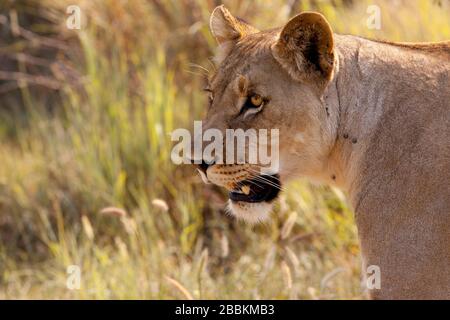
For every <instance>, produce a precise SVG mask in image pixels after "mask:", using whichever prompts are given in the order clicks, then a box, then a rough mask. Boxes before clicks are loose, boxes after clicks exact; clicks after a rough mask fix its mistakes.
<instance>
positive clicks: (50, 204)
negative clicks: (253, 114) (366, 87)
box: [0, 0, 450, 299]
mask: <svg viewBox="0 0 450 320" xmlns="http://www.w3.org/2000/svg"><path fill="white" fill-rule="evenodd" d="M66 2H67V3H68V2H69V1H56V0H44V1H31V0H27V1H20V2H19V3H20V4H17V3H16V2H13V1H6V3H2V4H1V5H0V9H1V10H2V11H1V12H2V13H1V16H0V23H2V24H1V26H2V27H1V28H2V29H0V37H1V38H0V39H1V40H2V41H3V44H4V45H1V46H0V61H4V62H5V63H3V64H1V65H2V67H1V68H2V71H0V81H1V82H0V158H1V159H2V161H1V163H2V165H1V166H0V298H3V299H4V298H7V299H9V298H44V299H53V298H81V299H87V298H95V299H110V298H117V299H130V298H139V299H149V298H150V299H177V298H180V299H186V298H189V299H190V298H193V299H198V298H204V299H214V298H221V299H232V298H234V299H237V298H242V299H246V298H248V299H255V298H262V299H321V298H333V299H343V298H361V297H364V295H363V293H362V291H361V289H360V283H359V282H360V280H359V275H360V259H359V249H358V241H357V237H356V228H355V226H354V224H353V217H352V213H351V211H350V209H349V208H348V206H347V205H346V202H345V199H344V196H343V195H342V194H341V193H340V192H339V191H337V190H333V189H330V188H327V187H318V186H312V185H310V184H308V183H307V182H304V181H299V182H296V183H293V184H291V185H289V186H288V188H287V191H286V193H285V194H283V197H282V199H281V201H280V204H279V205H278V207H277V208H276V211H275V212H274V214H273V219H272V221H271V222H269V223H267V224H265V225H261V226H256V227H251V226H248V225H244V224H241V223H239V222H236V221H234V220H232V219H231V218H230V217H228V216H226V215H225V214H224V203H225V199H226V197H225V196H224V194H223V193H222V191H221V190H219V189H217V188H214V187H211V186H205V185H203V184H202V183H201V182H200V180H199V179H198V177H196V175H195V173H194V171H193V169H192V168H189V167H176V166H174V165H172V164H171V162H170V159H169V154H170V153H169V152H170V148H171V143H170V140H169V136H168V135H167V133H169V132H171V131H172V130H173V129H174V128H177V127H183V126H189V123H192V120H193V119H198V118H200V117H201V113H202V109H203V106H204V105H205V97H204V96H203V95H202V94H201V93H200V88H201V86H202V85H203V81H204V76H203V75H202V74H201V71H200V70H199V69H198V68H196V67H194V66H193V65H195V64H198V65H201V66H204V67H206V68H211V67H212V66H211V64H210V62H209V58H210V56H211V55H212V52H213V50H214V41H213V39H212V38H211V36H210V34H209V31H208V25H207V21H208V16H209V13H210V11H211V9H212V8H213V7H214V6H215V5H216V2H218V1H212V0H211V1H199V0H198V1H194V0H191V1H188V0H183V1H158V0H153V1H121V0H107V1H82V0H79V1H70V4H74V3H78V4H79V5H80V6H81V8H82V10H83V13H84V15H83V17H84V19H85V24H84V25H83V28H82V29H81V30H79V31H70V30H67V29H66V28H65V27H64V23H65V20H64V19H65V16H64V10H65V7H66V5H67V3H66ZM289 3H291V5H286V4H285V2H283V1H281V0H280V1H271V2H270V4H269V2H267V1H253V2H247V1H227V2H226V4H227V5H228V7H229V8H230V9H231V10H232V11H233V12H234V13H236V14H238V15H240V16H242V17H244V18H246V20H249V21H252V22H254V23H255V25H257V26H258V27H260V28H264V27H272V26H274V25H281V24H282V23H283V22H284V21H286V20H287V19H288V17H289V16H290V15H292V14H295V13H296V12H298V11H300V10H305V9H310V8H313V9H316V10H320V11H321V12H323V13H324V14H325V15H326V16H327V18H328V19H329V20H330V22H331V24H332V26H333V27H334V28H335V30H336V31H338V32H343V33H354V34H359V35H364V36H371V37H377V38H387V39H390V40H403V41H406V40H414V41H420V40H443V39H449V38H450V26H449V21H450V10H449V5H448V2H446V1H442V5H441V6H439V5H437V4H433V2H432V1H426V0H423V1H395V2H391V1H361V2H360V1H358V2H356V1H345V3H346V4H344V2H340V1H309V2H308V1H289ZM352 3H353V4H352ZM373 3H376V4H378V5H379V6H380V7H381V9H382V29H381V30H378V31H377V30H369V29H367V28H366V26H365V20H366V19H367V14H366V9H367V5H368V4H373ZM436 3H437V2H436ZM14 16H16V17H18V19H16V20H14ZM14 21H16V22H14ZM14 23H16V25H14ZM18 27H19V29H17V28H18ZM11 28H12V29H11ZM14 28H15V31H14V30H13V29H14ZM17 30H19V31H17ZM49 41H50V42H49ZM19 53H22V55H19ZM33 58H34V59H33ZM2 59H3V60H2ZM39 77H40V78H39ZM49 97H50V98H49ZM69 265H78V266H80V268H81V275H82V278H81V288H80V290H69V289H67V287H66V281H67V274H66V269H67V267H68V266H69Z"/></svg>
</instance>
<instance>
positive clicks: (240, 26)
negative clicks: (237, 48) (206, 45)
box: [209, 5, 259, 60]
mask: <svg viewBox="0 0 450 320" xmlns="http://www.w3.org/2000/svg"><path fill="white" fill-rule="evenodd" d="M209 26H210V29H211V33H212V34H213V36H214V37H215V38H216V40H217V43H218V44H219V56H221V57H223V58H224V57H226V56H227V55H228V54H229V53H230V51H231V49H232V48H233V46H234V45H235V44H236V43H237V42H238V41H239V40H240V39H241V38H243V37H245V36H246V35H248V34H251V33H256V32H259V30H258V29H256V28H254V27H252V26H251V25H249V24H247V23H245V22H244V21H242V20H241V19H239V18H236V17H233V15H232V14H231V13H230V12H229V11H228V10H227V9H226V8H225V6H224V5H220V6H218V7H216V8H215V9H214V10H213V12H212V14H211V18H210V21H209ZM218 60H223V59H218Z"/></svg>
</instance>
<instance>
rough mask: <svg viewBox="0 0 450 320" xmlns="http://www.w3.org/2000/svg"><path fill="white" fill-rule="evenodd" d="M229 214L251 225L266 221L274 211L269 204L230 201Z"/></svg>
mask: <svg viewBox="0 0 450 320" xmlns="http://www.w3.org/2000/svg"><path fill="white" fill-rule="evenodd" d="M228 209H229V210H228V212H229V213H230V214H231V215H232V216H234V217H236V218H237V219H239V220H243V221H245V222H247V223H250V224H257V223H260V222H264V221H266V220H267V219H268V218H269V216H270V211H272V204H270V203H267V202H257V203H251V202H241V201H239V202H234V201H231V200H229V201H228Z"/></svg>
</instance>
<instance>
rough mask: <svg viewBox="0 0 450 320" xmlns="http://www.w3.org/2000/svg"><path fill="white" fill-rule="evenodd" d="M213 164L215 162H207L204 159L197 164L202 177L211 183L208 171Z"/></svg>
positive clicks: (205, 181) (204, 180)
mask: <svg viewBox="0 0 450 320" xmlns="http://www.w3.org/2000/svg"><path fill="white" fill-rule="evenodd" d="M213 164H214V163H213V162H211V163H208V162H205V161H204V160H202V163H200V164H198V165H197V170H198V173H199V174H200V177H201V178H202V180H203V182H204V183H209V179H208V176H207V174H206V171H207V170H208V168H209V167H210V166H212V165H213Z"/></svg>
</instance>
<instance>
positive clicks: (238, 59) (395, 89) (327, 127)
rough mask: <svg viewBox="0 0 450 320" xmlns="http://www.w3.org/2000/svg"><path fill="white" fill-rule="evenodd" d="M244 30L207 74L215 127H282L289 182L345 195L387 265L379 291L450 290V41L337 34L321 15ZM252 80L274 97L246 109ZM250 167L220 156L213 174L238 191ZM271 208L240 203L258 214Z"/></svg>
mask: <svg viewBox="0 0 450 320" xmlns="http://www.w3.org/2000/svg"><path fill="white" fill-rule="evenodd" d="M217 15H221V16H227V17H228V20H227V21H228V22H229V23H230V24H227V23H222V24H217V23H216V24H215V25H214V26H213V28H231V29H233V28H234V27H235V24H236V23H237V21H239V20H237V19H236V20H233V19H231V18H229V17H230V16H231V14H229V12H228V11H226V9H225V8H224V7H219V8H218V9H216V10H215V13H213V17H212V21H214V19H216V18H217V17H216V16H217ZM239 23H240V22H239ZM219 25H220V26H219ZM218 26H219V27H218ZM292 26H293V27H292ZM239 30H240V32H239V33H238V36H236V34H234V36H233V37H232V38H231V39H228V40H227V39H224V38H221V39H218V40H219V43H220V42H222V43H223V42H224V41H225V42H228V44H229V46H228V48H227V50H226V53H225V54H222V59H221V64H220V66H219V68H218V71H217V73H216V74H215V75H214V76H213V77H212V79H211V81H210V86H211V89H212V90H213V95H214V100H213V102H212V105H211V106H210V108H209V110H208V114H207V117H206V128H213V127H214V128H218V129H220V130H225V129H226V128H243V129H247V128H256V129H259V128H268V129H270V128H279V129H280V139H281V141H280V143H281V146H280V157H281V165H280V170H279V174H280V177H281V181H282V182H283V183H284V182H285V181H287V180H290V179H293V178H295V177H302V176H306V177H309V178H312V179H315V180H320V181H323V182H325V183H328V184H332V185H336V186H338V187H341V188H342V189H343V190H345V191H346V192H347V193H348V196H349V199H350V202H351V204H352V206H353V208H354V210H355V217H356V223H357V226H358V232H359V237H360V241H361V248H362V256H363V262H364V266H368V265H378V266H379V267H380V270H381V289H380V290H377V289H374V290H370V296H371V297H372V298H380V299H400V298H406V299H433V298H444V299H450V272H449V265H450V89H449V88H450V79H449V74H450V42H442V43H438V44H405V43H389V42H381V41H372V40H367V39H364V38H360V37H355V36H343V35H337V34H333V33H332V32H331V28H330V27H329V25H328V23H327V22H326V20H325V19H324V18H323V17H322V16H321V15H319V14H314V13H307V14H305V15H304V16H302V14H300V15H299V16H297V17H295V18H294V19H293V20H291V21H290V22H289V23H288V24H287V26H285V27H284V28H283V29H274V30H269V31H261V32H256V31H255V30H256V29H254V28H240V29H239ZM287 31H289V33H288V34H289V36H288V37H283V34H284V32H287ZM213 33H214V34H215V35H217V34H221V35H223V34H226V32H225V31H223V30H222V31H221V30H213ZM232 34H233V33H232ZM311 48H312V49H313V50H316V51H317V52H312V53H311V52H307V50H310V49H311ZM308 57H309V58H308ZM242 77H244V78H245V79H246V83H245V85H239V82H240V81H242V80H239V79H241V78H242ZM247 90H252V91H253V92H257V93H259V94H260V95H262V96H264V97H268V98H270V102H269V103H268V104H267V105H266V106H265V107H264V109H263V110H262V111H261V112H260V113H258V114H256V115H254V116H252V117H251V118H250V119H243V118H242V117H238V116H237V114H238V113H239V110H240V107H241V105H242V101H243V98H242V97H243V96H245V94H246V91H247ZM243 91H244V92H243ZM224 168H225V169H224ZM239 169H242V170H244V171H239ZM243 172H247V174H254V171H249V170H248V166H247V167H245V166H225V167H223V166H222V167H221V166H217V165H213V166H210V167H209V168H208V170H207V175H208V179H209V180H210V181H211V182H213V183H218V184H220V185H224V186H226V187H228V188H229V189H232V188H233V183H236V182H238V181H240V180H241V179H242V175H243ZM244 175H245V174H244ZM223 179H225V180H226V181H227V183H223V181H222V180H223ZM270 206H271V204H267V203H263V204H252V205H247V204H246V203H236V204H234V205H232V208H231V209H232V210H233V212H234V214H235V215H237V216H238V217H241V218H243V219H246V217H247V218H248V217H249V220H251V221H256V220H259V218H258V213H259V211H262V216H261V218H265V217H266V216H267V215H268V211H270ZM363 270H365V268H363Z"/></svg>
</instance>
